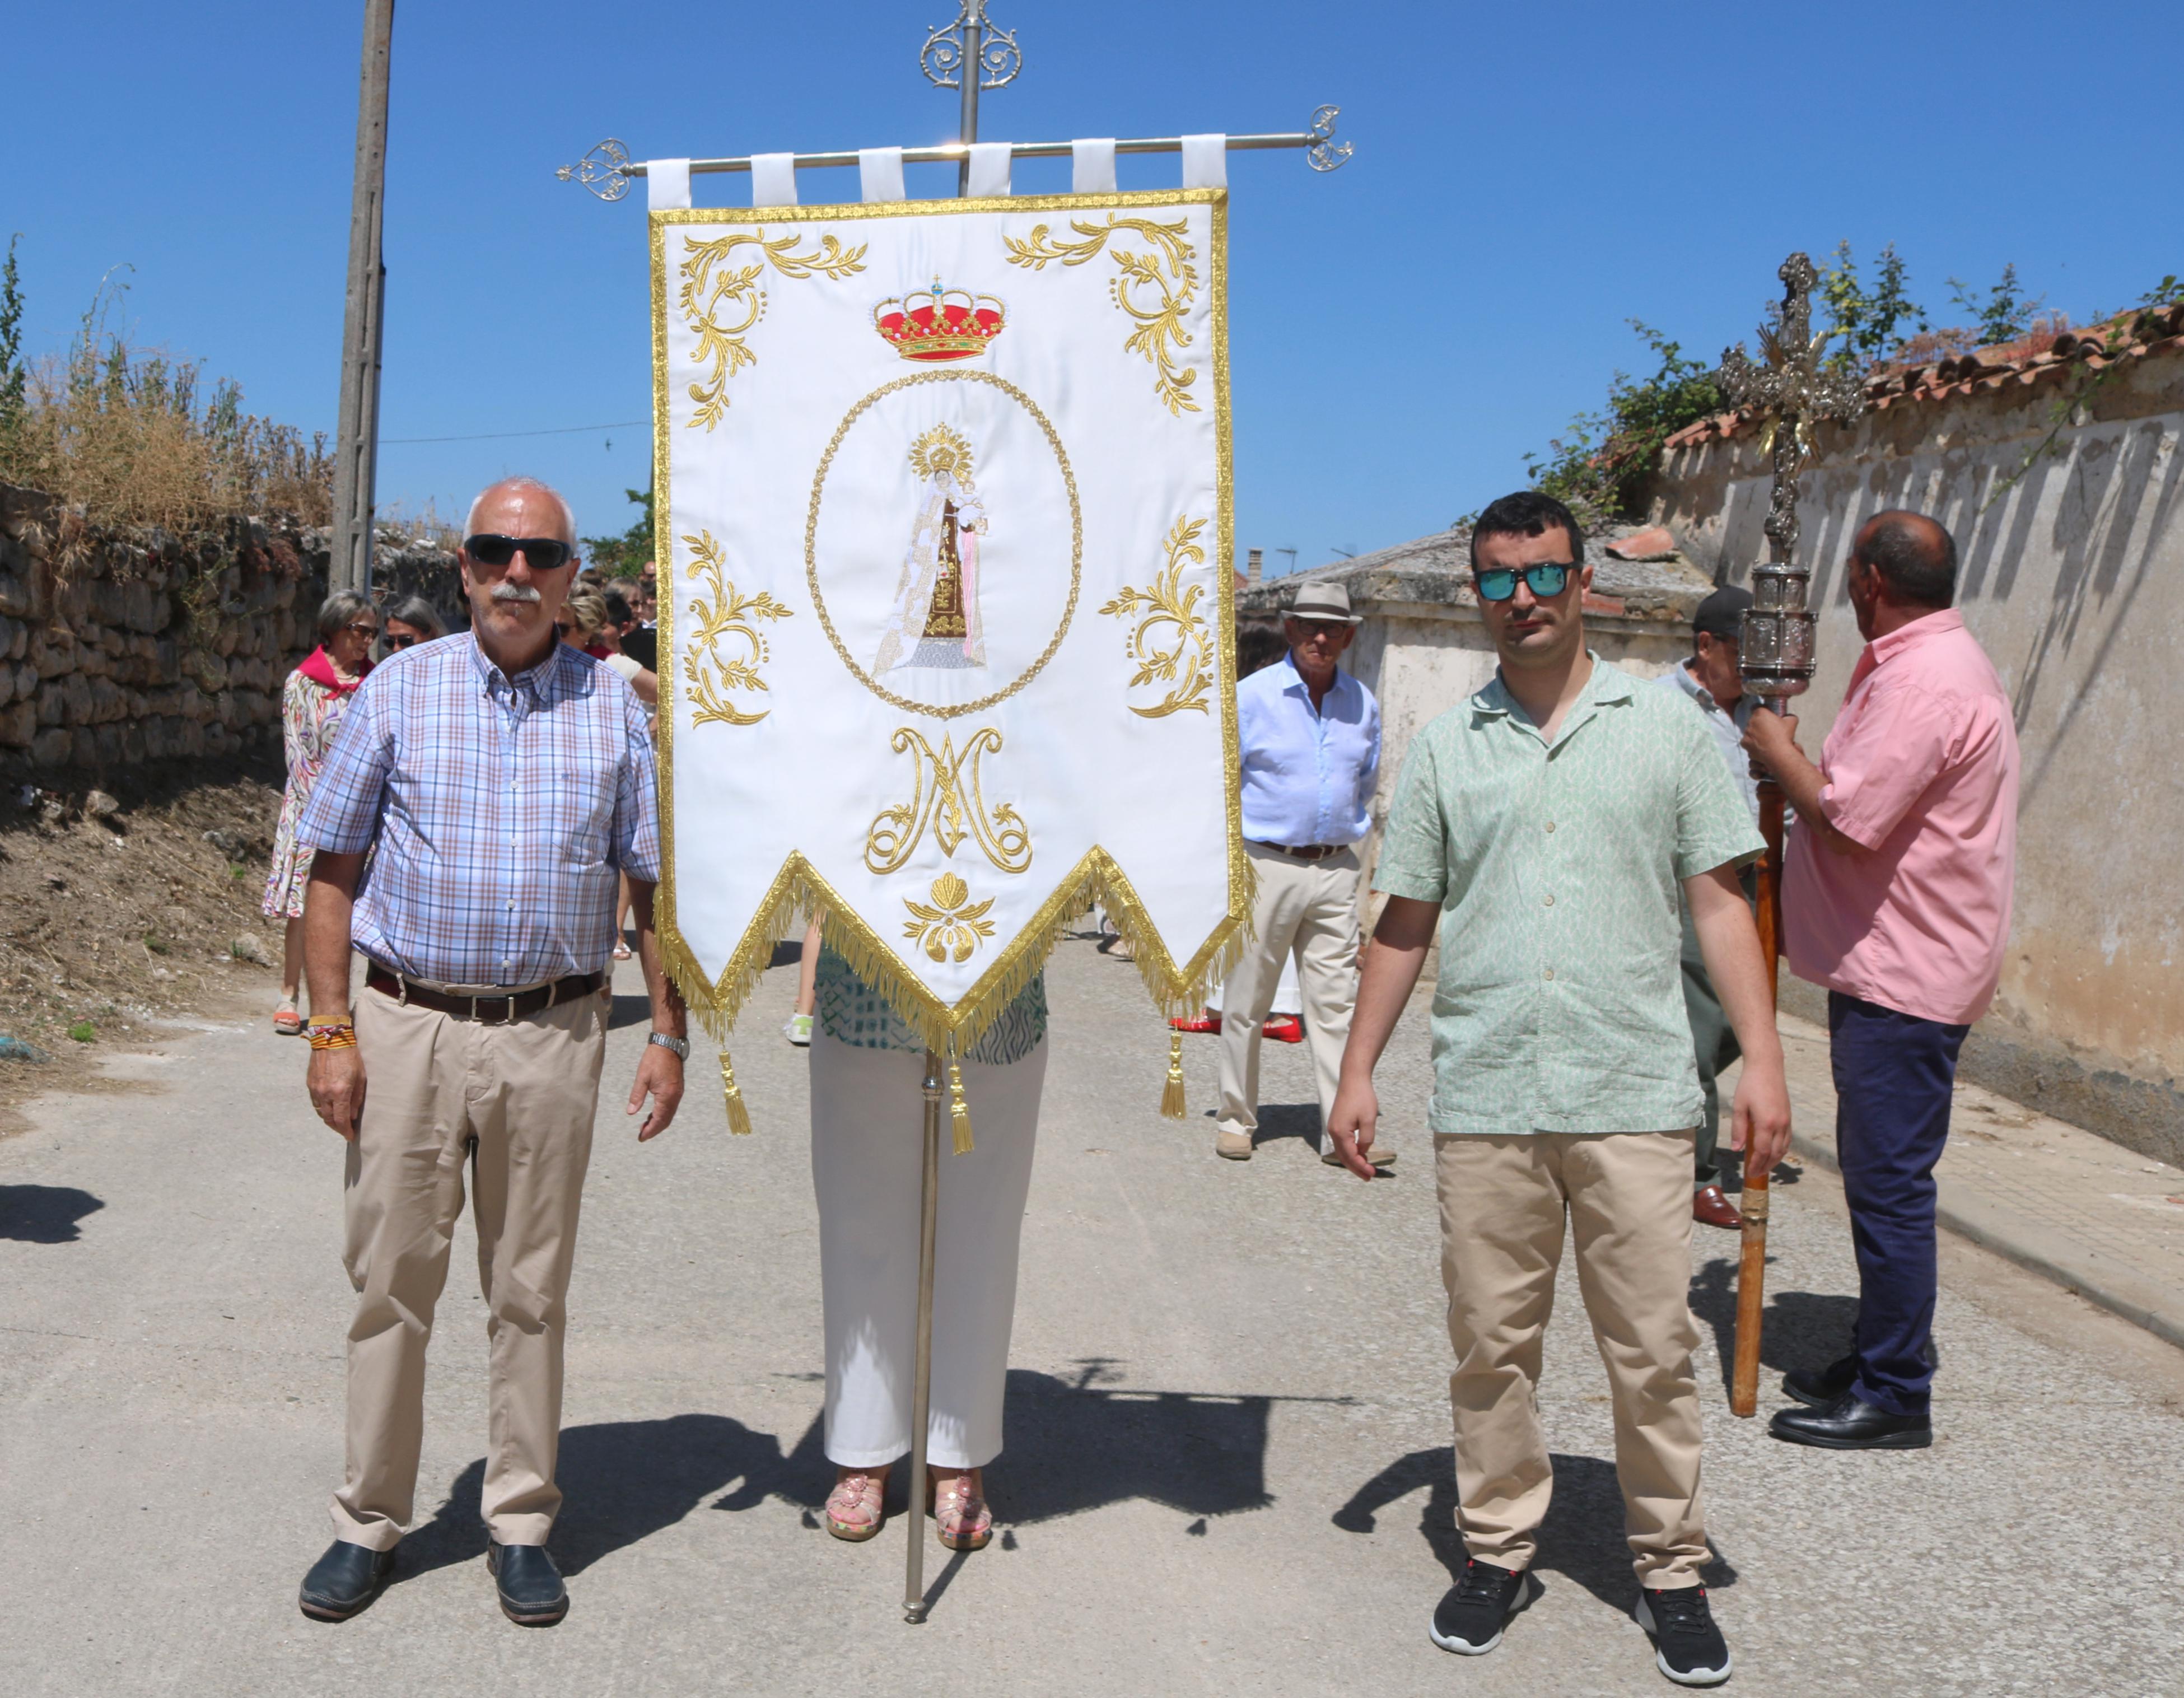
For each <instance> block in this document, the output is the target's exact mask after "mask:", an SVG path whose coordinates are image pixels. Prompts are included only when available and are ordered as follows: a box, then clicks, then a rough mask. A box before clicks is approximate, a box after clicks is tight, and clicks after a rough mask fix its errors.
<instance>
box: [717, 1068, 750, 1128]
mask: <svg viewBox="0 0 2184 1698" xmlns="http://www.w3.org/2000/svg"><path fill="white" fill-rule="evenodd" d="M721 1092H722V1094H724V1095H726V1097H727V1100H728V1130H729V1131H730V1132H733V1133H747V1132H749V1130H750V1129H751V1123H750V1111H749V1109H748V1108H746V1107H744V1094H743V1090H742V1088H740V1087H739V1086H738V1084H737V1083H736V1070H735V1067H734V1066H733V1064H732V1063H731V1062H730V1061H729V1060H728V1052H727V1050H725V1049H723V1050H721Z"/></svg>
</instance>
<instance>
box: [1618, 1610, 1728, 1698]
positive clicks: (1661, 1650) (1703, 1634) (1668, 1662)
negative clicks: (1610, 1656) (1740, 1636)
mask: <svg viewBox="0 0 2184 1698" xmlns="http://www.w3.org/2000/svg"><path fill="white" fill-rule="evenodd" d="M1632 1613H1633V1614H1634V1615H1635V1616H1636V1617H1637V1618H1638V1625H1639V1626H1640V1627H1641V1628H1645V1629H1646V1634H1648V1635H1649V1636H1650V1637H1651V1638H1652V1641H1653V1662H1654V1664H1655V1666H1656V1667H1658V1668H1659V1669H1660V1671H1661V1673H1663V1674H1665V1675H1667V1676H1668V1677H1669V1679H1671V1680H1673V1681H1674V1682H1675V1683H1676V1684H1677V1685H1679V1686H1719V1685H1720V1684H1721V1683H1722V1682H1723V1681H1724V1680H1726V1679H1729V1645H1728V1642H1727V1641H1726V1640H1724V1639H1723V1638H1722V1636H1721V1629H1720V1628H1718V1627H1716V1626H1715V1625H1714V1624H1713V1611H1712V1610H1711V1609H1709V1608H1708V1606H1707V1595H1706V1588H1705V1587H1703V1586H1680V1587H1677V1588H1676V1589H1674V1590H1672V1591H1665V1592H1657V1591H1655V1590H1654V1589H1652V1587H1650V1586H1648V1587H1645V1588H1642V1589H1641V1590H1640V1591H1639V1594H1638V1607H1637V1609H1636V1610H1635V1611H1634V1612H1632Z"/></svg>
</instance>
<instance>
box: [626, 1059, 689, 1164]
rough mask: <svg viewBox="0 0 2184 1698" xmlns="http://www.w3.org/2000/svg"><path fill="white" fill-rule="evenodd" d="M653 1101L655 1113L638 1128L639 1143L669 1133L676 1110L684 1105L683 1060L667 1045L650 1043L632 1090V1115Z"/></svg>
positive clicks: (648, 1116)
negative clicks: (669, 1125) (646, 1102)
mask: <svg viewBox="0 0 2184 1698" xmlns="http://www.w3.org/2000/svg"><path fill="white" fill-rule="evenodd" d="M647 1096H649V1097H650V1098H651V1099H652V1112H651V1113H650V1114H649V1115H647V1116H645V1117H644V1124H643V1126H640V1127H638V1129H637V1141H638V1143H639V1144H642V1143H643V1142H644V1141H645V1140H646V1139H647V1138H657V1137H659V1136H660V1133H663V1132H665V1131H666V1130H667V1123H668V1122H670V1121H671V1120H673V1119H674V1118H675V1111H676V1110H677V1108H679V1107H681V1106H682V1057H681V1056H680V1055H677V1054H676V1053H675V1052H674V1051H673V1050H672V1049H668V1048H667V1047H666V1045H665V1044H652V1043H648V1044H646V1045H645V1046H644V1054H643V1055H642V1056H640V1057H639V1058H638V1063H637V1077H636V1079H635V1080H634V1081H633V1082H632V1083H631V1085H630V1088H629V1112H630V1113H631V1114H635V1113H636V1112H637V1111H638V1110H639V1109H641V1108H643V1106H644V1100H645V1098H646V1097H647Z"/></svg>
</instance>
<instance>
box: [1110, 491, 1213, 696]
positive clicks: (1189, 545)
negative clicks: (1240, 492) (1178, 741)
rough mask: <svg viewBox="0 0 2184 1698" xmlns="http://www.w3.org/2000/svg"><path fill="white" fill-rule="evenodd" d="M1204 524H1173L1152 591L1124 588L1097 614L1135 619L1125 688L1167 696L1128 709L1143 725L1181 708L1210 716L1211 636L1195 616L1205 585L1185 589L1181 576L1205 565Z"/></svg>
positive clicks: (1126, 645) (1189, 521) (1126, 648)
mask: <svg viewBox="0 0 2184 1698" xmlns="http://www.w3.org/2000/svg"><path fill="white" fill-rule="evenodd" d="M1205 528H1206V521H1205V520H1203V519H1189V518H1184V519H1178V520H1177V521H1175V526H1174V528H1173V529H1172V530H1171V531H1169V532H1168V533H1167V540H1166V541H1165V542H1164V543H1162V547H1163V548H1166V549H1167V565H1165V566H1163V567H1162V569H1161V571H1160V573H1159V575H1158V576H1156V577H1155V578H1154V579H1153V582H1152V587H1151V588H1150V589H1139V588H1137V587H1135V586H1134V585H1130V584H1125V585H1123V591H1122V593H1121V594H1120V595H1117V597H1116V598H1114V599H1113V600H1112V601H1110V602H1109V603H1107V604H1106V606H1104V607H1102V608H1101V609H1100V612H1102V613H1106V614H1112V615H1114V616H1116V617H1117V618H1118V619H1135V620H1136V621H1137V624H1136V625H1135V626H1133V627H1132V629H1131V632H1130V634H1129V637H1128V639H1127V641H1125V643H1123V652H1124V653H1126V654H1128V656H1129V657H1130V659H1131V660H1134V661H1135V662H1136V663H1137V668H1138V670H1137V671H1136V672H1134V674H1132V675H1131V678H1130V682H1129V688H1131V689H1133V690H1135V689H1140V688H1143V687H1144V686H1145V685H1147V684H1166V685H1167V686H1168V692H1167V694H1166V695H1164V696H1162V698H1161V699H1159V700H1158V701H1157V702H1156V703H1154V704H1152V705H1151V707H1144V708H1141V707H1139V706H1138V705H1137V704H1135V703H1133V704H1131V706H1130V711H1131V712H1132V713H1134V714H1136V715H1139V717H1141V718H1144V719H1165V718H1167V715H1170V714H1172V713H1177V712H1179V711H1180V710H1183V709H1184V708H1189V709H1191V710H1193V711H1195V712H1197V713H1201V714H1202V713H1208V712H1211V711H1212V710H1211V708H1210V707H1209V706H1208V705H1207V701H1206V698H1207V695H1208V694H1209V693H1210V692H1211V691H1212V688H1213V633H1212V631H1211V630H1210V629H1208V627H1207V626H1206V621H1205V620H1204V619H1203V618H1201V616H1200V615H1199V612H1198V604H1199V602H1200V600H1201V598H1203V597H1204V595H1205V593H1206V586H1205V585H1204V584H1192V585H1191V586H1190V587H1189V588H1188V589H1186V588H1184V583H1183V575H1184V571H1186V570H1187V569H1189V568H1190V567H1192V566H1202V565H1205V564H1206V550H1205V549H1203V548H1201V547H1199V546H1198V535H1199V533H1200V532H1201V531H1203V530H1205Z"/></svg>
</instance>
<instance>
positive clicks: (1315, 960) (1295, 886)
mask: <svg viewBox="0 0 2184 1698" xmlns="http://www.w3.org/2000/svg"><path fill="white" fill-rule="evenodd" d="M1244 847H1245V850H1246V852H1247V853H1249V855H1251V864H1252V867H1253V870H1254V871H1256V872H1257V874H1258V875H1259V899H1258V904H1257V905H1256V907H1255V908H1254V909H1253V910H1252V917H1253V920H1254V922H1255V926H1256V937H1255V938H1254V940H1253V942H1252V944H1251V950H1250V952H1249V953H1248V954H1246V955H1245V957H1244V959H1243V960H1240V961H1239V962H1237V963H1236V970H1235V971H1234V972H1232V973H1230V974H1229V983H1227V985H1225V986H1224V987H1223V989H1222V993H1221V1004H1222V1006H1221V1113H1220V1116H1219V1119H1218V1121H1217V1124H1218V1126H1219V1127H1220V1129H1221V1130H1222V1131H1223V1132H1241V1133H1251V1132H1256V1131H1257V1130H1258V1126H1259V1028H1260V1027H1262V1026H1263V1025H1265V1024H1266V1020H1267V1015H1268V1010H1270V1009H1271V1008H1272V1006H1273V999H1274V988H1275V986H1276V984H1277V983H1279V981H1280V978H1281V971H1282V964H1283V962H1284V961H1285V960H1287V959H1288V958H1289V957H1290V955H1291V954H1292V953H1294V954H1295V956H1296V961H1297V983H1298V988H1299V990H1300V991H1301V993H1302V998H1301V999H1302V1001H1303V1003H1304V1035H1305V1041H1306V1042H1307V1044H1310V1045H1311V1046H1312V1073H1313V1076H1314V1078H1315V1080H1316V1082H1317V1083H1318V1088H1319V1123H1320V1127H1321V1128H1322V1136H1324V1135H1325V1128H1326V1126H1327V1122H1328V1118H1329V1116H1331V1115H1332V1114H1333V1113H1334V1087H1335V1085H1336V1083H1338V1082H1339V1081H1340V1078H1341V1077H1342V1047H1343V1045H1344V1044H1347V1043H1348V1042H1349V1041H1350V1015H1351V1010H1353V1009H1354V1008H1356V1007H1357V874H1358V863H1357V851H1356V850H1355V849H1345V850H1344V851H1343V852H1342V853H1341V854H1340V855H1329V856H1328V857H1327V859H1326V860H1298V859H1297V858H1296V857H1295V855H1284V854H1283V853H1282V852H1281V851H1280V850H1279V849H1268V848H1267V847H1266V846H1265V845H1263V844H1261V843H1246V844H1245V846H1244Z"/></svg>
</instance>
